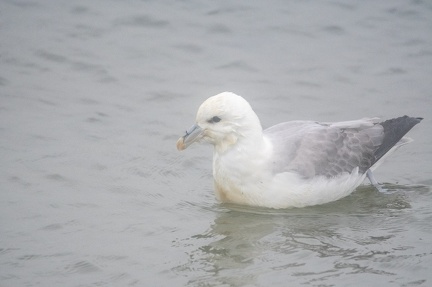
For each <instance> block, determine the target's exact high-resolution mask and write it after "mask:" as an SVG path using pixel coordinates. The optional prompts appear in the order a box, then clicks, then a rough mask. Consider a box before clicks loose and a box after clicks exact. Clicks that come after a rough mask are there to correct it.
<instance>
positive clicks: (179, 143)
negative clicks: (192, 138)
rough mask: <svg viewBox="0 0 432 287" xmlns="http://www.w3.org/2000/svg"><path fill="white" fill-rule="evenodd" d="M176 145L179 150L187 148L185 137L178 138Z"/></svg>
mask: <svg viewBox="0 0 432 287" xmlns="http://www.w3.org/2000/svg"><path fill="white" fill-rule="evenodd" d="M176 146H177V149H178V150H184V149H185V148H186V146H185V144H184V137H181V138H179V139H178V141H177V144H176Z"/></svg>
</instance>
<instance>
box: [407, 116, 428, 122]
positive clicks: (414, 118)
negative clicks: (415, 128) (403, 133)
mask: <svg viewBox="0 0 432 287" xmlns="http://www.w3.org/2000/svg"><path fill="white" fill-rule="evenodd" d="M403 118H410V119H413V120H417V122H418V123H419V122H421V121H422V120H423V118H422V117H410V116H407V115H404V116H403Z"/></svg>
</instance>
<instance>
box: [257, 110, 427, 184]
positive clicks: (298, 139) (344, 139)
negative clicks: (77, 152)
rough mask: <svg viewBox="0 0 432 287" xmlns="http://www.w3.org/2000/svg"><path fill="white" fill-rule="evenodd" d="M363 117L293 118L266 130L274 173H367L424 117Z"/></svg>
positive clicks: (326, 174) (324, 174)
mask: <svg viewBox="0 0 432 287" xmlns="http://www.w3.org/2000/svg"><path fill="white" fill-rule="evenodd" d="M375 120H376V119H362V120H358V121H350V122H341V123H319V122H311V121H293V122H286V123H282V124H278V125H276V126H273V127H271V128H269V129H267V130H265V131H264V135H265V136H266V137H267V138H268V139H269V140H270V141H271V143H272V145H273V161H272V163H273V172H274V173H280V172H287V171H290V172H296V173H299V174H300V175H302V176H303V177H305V178H312V177H314V176H317V175H323V176H326V177H334V176H337V175H339V174H341V173H345V172H348V173H350V172H352V170H353V169H354V168H357V167H358V169H359V171H360V172H361V173H365V172H366V171H367V170H368V169H369V168H370V167H371V166H373V165H374V164H375V163H376V162H377V161H378V160H379V159H380V158H381V157H382V156H383V155H385V154H386V153H387V152H388V151H389V150H390V149H391V148H392V147H393V146H395V145H396V144H397V143H398V141H399V140H401V138H402V137H403V136H404V135H405V134H406V133H407V132H408V131H409V130H410V129H411V128H412V127H413V126H414V125H416V124H417V123H419V122H420V120H421V118H410V117H407V116H404V117H400V118H396V119H392V120H387V121H385V122H382V123H376V121H375Z"/></svg>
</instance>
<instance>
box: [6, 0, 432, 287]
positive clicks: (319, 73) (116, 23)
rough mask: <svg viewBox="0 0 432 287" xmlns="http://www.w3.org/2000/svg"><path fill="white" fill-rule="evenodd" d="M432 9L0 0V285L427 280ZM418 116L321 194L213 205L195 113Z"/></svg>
mask: <svg viewBox="0 0 432 287" xmlns="http://www.w3.org/2000/svg"><path fill="white" fill-rule="evenodd" d="M431 31H432V3H431V2H430V1H426V0H424V1H422V0H415V1H402V0H395V1H370V0H366V1H342V0H334V1H333V0H325V1H277V0H275V1H225V0H223V1H194V0H184V1H152V0H149V1H138V0H130V1H120V0H106V1H102V0H94V1H84V0H78V1H65V0H46V1H32V0H3V1H1V2H0V157H1V163H0V286H432V273H431V271H432V269H431V266H432V244H431V243H432V191H431V186H432V150H431V146H432V112H431V111H432V94H431V91H432V81H431V75H432V37H431ZM223 91H232V92H235V93H237V94H240V95H242V96H244V97H245V98H246V99H247V100H248V101H249V102H250V104H251V105H252V107H253V108H254V110H255V111H256V113H257V114H258V116H259V117H260V119H261V121H262V124H263V126H264V127H268V126H271V125H273V124H276V123H278V122H281V121H287V120H295V119H304V120H319V121H340V120H351V119H358V118H362V117H373V116H377V117H382V118H391V117H396V116H401V115H404V114H408V115H411V116H416V117H424V118H425V119H424V120H423V121H422V123H421V124H419V125H417V126H416V127H415V128H414V129H413V130H412V131H411V132H410V134H409V135H410V137H412V138H414V139H415V141H414V142H413V143H411V144H409V145H407V146H404V147H402V148H401V149H399V150H398V151H397V152H396V153H395V154H393V156H392V157H391V158H389V159H388V160H387V161H386V162H385V163H384V164H383V165H382V166H381V167H380V168H379V169H378V170H377V171H376V173H375V176H376V177H377V179H378V181H380V182H382V183H383V185H384V187H385V188H386V189H387V190H388V191H390V192H389V193H386V194H382V193H379V192H377V191H376V190H375V189H373V188H371V187H370V186H369V185H368V184H367V182H365V184H366V185H365V186H362V187H359V188H358V189H357V190H356V191H355V192H354V193H353V194H352V195H350V196H348V197H346V198H344V199H342V200H339V201H337V202H333V203H330V204H327V205H323V206H316V207H308V208H303V209H288V210H271V209H259V208H249V207H241V206H235V205H227V204H220V203H219V202H217V200H216V198H215V196H214V194H213V186H212V175H211V158H212V149H211V147H210V146H205V145H203V146H200V145H194V146H191V147H190V148H189V149H187V150H186V151H184V152H178V151H177V150H176V149H175V143H176V140H177V138H178V137H179V136H181V135H182V134H183V133H184V131H185V130H186V129H187V128H188V127H189V126H190V125H191V124H193V122H194V117H195V113H196V110H197V108H198V106H199V105H200V104H201V102H202V101H204V100H205V99H206V98H207V97H209V96H211V95H214V94H217V93H219V92H223Z"/></svg>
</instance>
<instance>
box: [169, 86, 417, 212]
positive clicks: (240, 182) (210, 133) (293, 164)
mask: <svg viewBox="0 0 432 287" xmlns="http://www.w3.org/2000/svg"><path fill="white" fill-rule="evenodd" d="M421 120H422V119H421V118H412V117H408V116H403V117H399V118H395V119H391V120H387V121H381V122H380V121H378V119H377V118H373V119H370V118H365V119H361V120H355V121H346V122H335V123H320V122H314V121H291V122H285V123H280V124H278V125H275V126H272V127H270V128H268V129H266V130H264V131H263V130H262V127H261V124H260V121H259V119H258V117H257V115H256V114H255V112H254V111H253V110H252V108H251V107H250V105H249V103H248V102H247V101H246V100H244V99H243V98H242V97H240V96H238V95H235V94H233V93H229V92H224V93H221V94H218V95H216V96H213V97H210V98H209V99H207V100H206V101H205V102H204V103H203V104H202V105H201V106H200V108H199V109H198V113H197V117H196V123H195V124H194V125H193V126H192V127H191V128H190V129H188V130H187V131H186V134H185V135H184V136H183V137H181V138H180V139H179V140H178V142H177V148H178V149H179V150H183V149H185V148H187V147H188V146H189V145H190V144H192V143H193V142H195V141H206V142H209V143H211V144H213V145H214V156H213V177H214V182H215V189H216V194H217V196H218V198H219V199H220V200H221V201H223V202H232V203H237V204H246V205H252V206H262V207H272V208H287V207H303V206H309V205H317V204H323V203H327V202H331V201H335V200H338V199H340V198H342V197H345V196H347V195H349V194H350V193H351V192H352V191H353V190H354V189H355V188H356V187H357V186H359V185H360V184H361V183H362V181H363V180H364V179H365V177H366V176H367V177H368V178H369V179H370V181H371V182H372V184H374V185H375V186H376V187H377V188H378V189H380V187H379V186H378V183H377V182H376V180H375V179H374V178H373V175H372V170H373V169H375V168H376V167H378V165H379V164H380V163H381V162H382V159H383V158H384V157H386V156H387V155H389V154H390V153H392V152H393V151H394V150H395V149H396V148H398V147H400V146H401V145H403V144H406V143H408V142H410V139H409V138H405V137H404V135H405V134H406V133H407V132H408V131H409V130H410V129H411V128H412V127H413V126H415V125H416V124H417V123H419V122H420V121H421Z"/></svg>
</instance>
